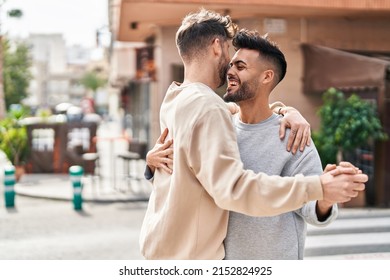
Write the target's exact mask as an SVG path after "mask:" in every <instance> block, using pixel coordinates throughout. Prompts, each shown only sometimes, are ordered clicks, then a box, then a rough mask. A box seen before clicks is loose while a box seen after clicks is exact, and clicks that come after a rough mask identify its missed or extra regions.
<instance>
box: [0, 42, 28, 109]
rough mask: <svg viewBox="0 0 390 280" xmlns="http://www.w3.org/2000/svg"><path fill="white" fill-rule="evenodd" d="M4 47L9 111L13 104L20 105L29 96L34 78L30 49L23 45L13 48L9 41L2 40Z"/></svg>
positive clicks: (4, 77) (4, 71)
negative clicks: (29, 86)
mask: <svg viewBox="0 0 390 280" xmlns="http://www.w3.org/2000/svg"><path fill="white" fill-rule="evenodd" d="M2 46H3V83H4V96H5V104H6V107H7V109H8V108H9V106H10V105H11V104H19V103H20V102H21V100H22V99H24V98H25V97H26V96H27V89H28V85H29V83H30V80H31V78H32V75H31V72H30V67H31V58H30V56H29V49H28V47H27V45H25V44H23V43H16V44H15V46H14V47H11V44H10V41H9V40H2Z"/></svg>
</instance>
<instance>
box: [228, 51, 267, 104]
mask: <svg viewBox="0 0 390 280" xmlns="http://www.w3.org/2000/svg"><path fill="white" fill-rule="evenodd" d="M263 74H264V67H262V66H261V61H260V58H259V53H258V52H257V51H255V50H249V49H239V50H238V51H237V52H236V53H235V54H234V56H233V58H232V60H231V62H230V69H229V70H228V72H227V90H226V93H225V95H224V96H223V99H224V101H226V102H240V101H245V100H249V99H252V98H254V97H255V96H256V93H257V92H258V90H259V87H260V86H261V84H260V83H261V80H262V78H263Z"/></svg>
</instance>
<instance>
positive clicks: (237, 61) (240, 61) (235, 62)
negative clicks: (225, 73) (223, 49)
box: [230, 60, 247, 65]
mask: <svg viewBox="0 0 390 280" xmlns="http://www.w3.org/2000/svg"><path fill="white" fill-rule="evenodd" d="M239 63H242V64H245V65H247V64H246V62H245V61H243V60H235V61H231V62H230V64H239Z"/></svg>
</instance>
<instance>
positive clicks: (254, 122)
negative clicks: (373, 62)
mask: <svg viewBox="0 0 390 280" xmlns="http://www.w3.org/2000/svg"><path fill="white" fill-rule="evenodd" d="M233 46H234V48H235V50H236V53H235V54H234V56H233V58H232V60H231V62H230V69H229V71H228V73H227V80H228V84H227V92H226V94H225V95H224V96H223V99H224V100H225V101H226V102H235V103H237V104H238V105H239V107H240V112H239V113H238V114H236V115H234V118H233V123H234V126H235V128H236V132H237V142H238V147H239V150H240V155H241V160H242V162H243V163H244V168H247V169H250V170H253V171H254V172H264V173H266V174H268V175H280V176H294V175H296V174H303V175H305V176H308V175H319V174H321V173H322V165H321V160H320V157H319V155H318V152H317V150H316V148H315V146H314V144H312V145H311V146H309V147H306V149H305V150H304V151H303V152H298V153H297V154H294V155H293V154H291V153H289V152H287V151H286V150H285V148H284V147H285V143H284V142H285V141H283V140H280V139H279V137H277V132H278V129H279V122H280V116H278V115H277V114H275V113H273V112H272V111H271V110H270V109H269V107H268V102H269V96H270V94H271V92H272V90H273V89H274V88H275V87H276V85H277V84H279V82H280V81H281V80H283V78H284V76H285V74H286V68H287V63H286V60H285V57H284V55H283V53H282V52H281V51H280V49H279V48H278V47H277V46H276V44H275V43H273V42H271V41H269V40H268V39H267V38H266V37H261V36H260V35H259V34H258V33H257V32H256V31H248V30H241V31H239V32H238V33H237V34H236V36H235V37H234V38H233ZM275 136H276V137H275ZM265 154H267V158H266V159H265V158H264V155H265ZM274 159H276V160H274ZM336 216H337V204H332V203H331V202H328V201H325V200H318V201H310V202H308V203H307V204H305V205H304V206H303V207H302V208H300V209H298V210H295V211H292V212H288V213H284V214H281V215H278V216H273V217H250V216H247V215H244V214H241V213H237V212H234V211H231V212H230V215H229V222H228V231H227V236H226V239H225V242H224V244H225V251H226V259H235V260H236V259H263V260H264V259H266V260H275V259H277V260H281V259H287V260H294V259H295V260H296V259H303V253H304V245H305V237H306V223H310V224H312V225H315V226H326V225H328V224H329V223H330V222H331V221H333V220H334V219H335V218H336Z"/></svg>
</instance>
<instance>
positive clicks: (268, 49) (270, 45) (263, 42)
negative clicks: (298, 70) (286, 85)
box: [233, 29, 287, 84]
mask: <svg viewBox="0 0 390 280" xmlns="http://www.w3.org/2000/svg"><path fill="white" fill-rule="evenodd" d="M233 46H234V49H235V50H236V51H237V50H239V49H250V50H255V51H258V52H259V55H260V57H262V58H264V59H265V60H266V61H269V62H270V63H272V64H273V65H274V66H275V67H276V75H277V76H278V80H277V82H276V84H278V83H279V82H280V81H281V80H283V78H284V76H285V75H286V71H287V62H286V59H285V57H284V54H283V53H282V51H281V50H280V49H279V47H278V46H277V45H276V43H275V42H272V41H270V40H268V36H267V35H265V36H261V35H260V34H259V33H258V32H257V31H256V30H251V31H250V30H247V29H241V30H240V31H238V32H237V34H236V35H235V36H234V38H233Z"/></svg>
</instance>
